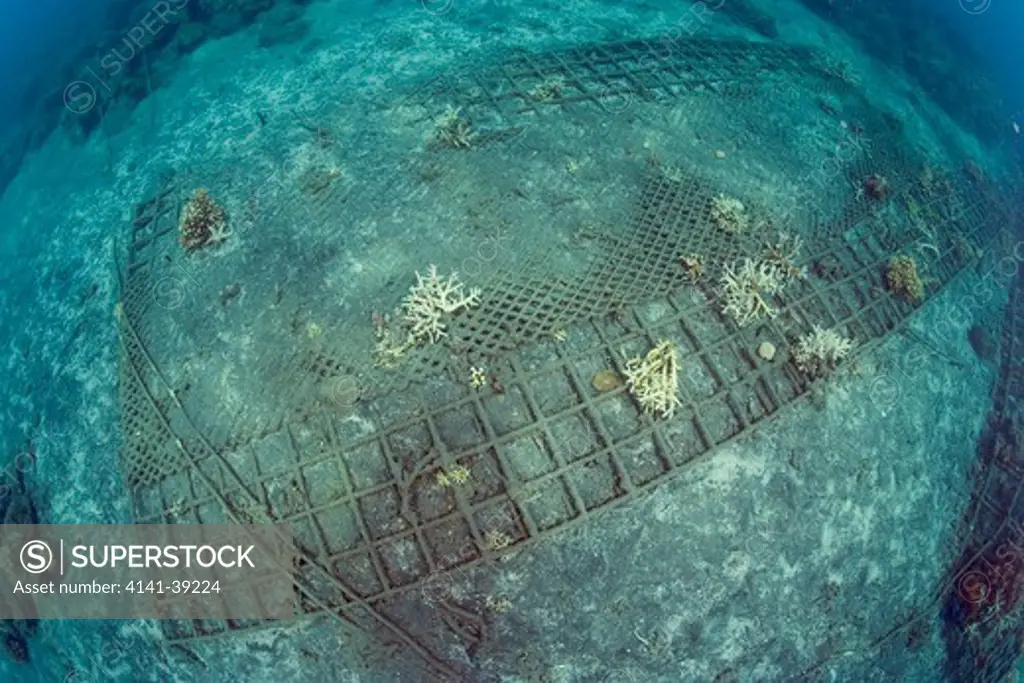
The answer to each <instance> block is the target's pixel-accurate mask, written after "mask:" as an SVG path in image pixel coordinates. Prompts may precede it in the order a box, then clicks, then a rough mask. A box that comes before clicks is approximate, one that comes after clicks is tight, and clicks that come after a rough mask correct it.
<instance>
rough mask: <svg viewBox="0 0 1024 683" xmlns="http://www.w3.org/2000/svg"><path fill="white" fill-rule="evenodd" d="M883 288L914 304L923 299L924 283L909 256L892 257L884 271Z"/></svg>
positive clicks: (915, 264)
mask: <svg viewBox="0 0 1024 683" xmlns="http://www.w3.org/2000/svg"><path fill="white" fill-rule="evenodd" d="M885 286H886V287H887V288H888V289H889V291H890V292H892V293H893V294H895V295H896V296H900V297H903V298H904V299H906V300H907V301H909V302H911V303H914V302H917V301H920V300H921V299H923V298H924V282H922V280H921V276H920V275H918V273H917V263H916V262H915V261H914V259H912V258H911V257H909V256H903V255H899V256H893V257H892V258H891V259H889V265H888V267H887V268H886V269H885Z"/></svg>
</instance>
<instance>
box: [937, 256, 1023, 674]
mask: <svg viewBox="0 0 1024 683" xmlns="http://www.w3.org/2000/svg"><path fill="white" fill-rule="evenodd" d="M1022 408H1024V279H1022V278H1020V277H1019V276H1017V277H1016V278H1015V282H1014V287H1013V289H1012V290H1011V295H1010V301H1009V303H1008V306H1007V310H1006V317H1005V321H1004V324H1003V334H1002V344H1001V363H1000V368H999V375H998V377H997V381H996V385H995V387H994V390H993V401H992V412H991V414H990V417H989V427H988V429H987V432H986V434H985V435H984V436H983V438H982V440H981V442H980V444H979V451H978V456H979V459H978V463H977V469H978V474H977V477H976V482H977V483H976V487H975V492H974V500H973V504H972V506H971V509H970V510H969V512H968V513H967V515H966V517H965V519H964V524H965V529H966V530H967V531H968V533H967V534H966V539H965V543H964V548H963V551H962V553H961V556H960V559H959V562H958V563H957V565H956V566H954V567H953V569H952V571H951V572H950V573H951V576H952V579H951V581H950V585H949V587H948V589H947V591H946V593H945V595H944V596H943V605H944V614H945V616H946V618H947V622H948V624H949V627H948V628H947V631H946V633H945V636H946V642H947V647H948V649H949V651H950V653H951V654H953V655H954V656H953V657H951V663H950V664H951V666H950V672H949V673H950V676H951V680H955V681H983V682H991V683H996V682H998V681H1004V680H1007V679H1006V676H1007V674H1008V673H1009V672H1010V670H1011V669H1012V667H1013V666H1014V665H1015V664H1016V662H1017V660H1018V658H1019V656H1020V652H1021V649H1022V648H1024V639H1022V637H1021V623H1024V450H1022V448H1021V445H1022V444H1021V436H1022V431H1021V424H1022V420H1024V415H1022V414H1021V409H1022Z"/></svg>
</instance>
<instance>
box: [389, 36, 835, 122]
mask: <svg viewBox="0 0 1024 683" xmlns="http://www.w3.org/2000/svg"><path fill="white" fill-rule="evenodd" d="M814 56H815V53H813V52H812V51H811V50H810V49H808V48H803V47H797V46H788V45H779V44H775V43H768V42H765V43H751V42H749V41H744V40H732V41H722V40H703V39H693V38H682V37H681V36H679V35H675V34H673V33H671V32H670V33H666V35H664V36H661V37H659V38H656V39H651V40H632V41H624V42H616V43H595V44H590V45H581V46H573V47H569V48H565V49H562V50H556V51H550V52H545V53H542V54H535V53H529V52H520V53H517V54H514V55H511V56H509V57H508V58H506V59H505V60H503V61H502V62H501V63H500V64H498V65H496V66H494V67H493V68H490V69H484V70H478V71H473V72H459V73H447V74H443V75H441V76H438V77H436V78H433V79H430V80H428V81H426V82H424V83H422V84H420V86H419V87H418V88H416V89H415V90H414V91H413V92H411V93H410V95H409V96H408V97H406V98H405V99H404V101H403V104H405V105H410V106H416V105H419V106H422V107H425V108H426V109H427V111H428V113H429V115H430V116H431V117H433V116H436V115H437V114H438V112H437V111H436V108H437V107H436V103H437V102H444V101H447V102H448V103H449V104H450V105H451V106H453V107H457V108H459V109H460V110H461V111H462V113H463V114H464V115H465V116H467V117H468V118H469V119H470V120H472V122H473V126H474V128H480V129H481V130H483V131H487V130H500V129H503V128H507V127H510V126H513V125H515V124H520V125H521V124H523V123H528V122H529V121H530V120H535V119H536V117H538V116H541V115H543V113H544V112H545V111H546V110H551V109H552V108H555V107H558V108H571V107H573V106H578V105H598V106H599V107H600V108H601V109H603V110H605V111H608V112H612V113H614V112H617V111H622V110H624V109H625V107H627V106H628V105H629V103H631V102H632V101H633V100H634V99H640V100H642V101H645V102H670V101H672V100H674V99H676V98H678V97H679V96H681V95H684V94H688V93H695V92H696V93H701V92H712V93H715V94H717V95H730V96H742V95H744V94H747V93H752V92H754V90H753V88H755V87H759V86H760V85H762V84H763V82H764V79H765V78H766V77H770V76H771V75H773V74H774V75H780V74H787V75H790V76H791V75H792V74H795V73H813V72H815V69H816V68H817V67H815V64H816V62H815V59H814ZM496 140H500V138H496Z"/></svg>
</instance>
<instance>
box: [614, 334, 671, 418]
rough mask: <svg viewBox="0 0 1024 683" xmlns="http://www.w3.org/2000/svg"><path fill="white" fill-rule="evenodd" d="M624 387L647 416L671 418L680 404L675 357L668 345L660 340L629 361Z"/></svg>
mask: <svg viewBox="0 0 1024 683" xmlns="http://www.w3.org/2000/svg"><path fill="white" fill-rule="evenodd" d="M624 373H625V375H626V386H627V387H629V390H630V392H632V394H633V395H634V396H635V397H636V400H637V401H639V402H640V405H641V406H642V407H643V409H644V411H645V412H647V413H658V414H660V415H661V416H662V417H671V416H672V414H673V413H674V412H675V409H676V408H677V407H678V406H680V405H682V403H681V402H680V401H679V397H678V396H677V395H676V394H677V393H678V391H679V355H678V353H677V351H676V347H675V346H673V344H672V342H670V341H667V340H662V341H660V342H658V345H657V346H656V347H654V348H653V349H651V350H650V351H648V352H647V355H646V356H644V357H643V358H631V359H629V360H627V361H626V367H625V369H624Z"/></svg>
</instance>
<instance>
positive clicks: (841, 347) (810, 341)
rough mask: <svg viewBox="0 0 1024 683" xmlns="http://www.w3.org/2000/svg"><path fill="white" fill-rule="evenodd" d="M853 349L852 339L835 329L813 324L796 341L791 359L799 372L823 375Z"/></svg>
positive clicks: (812, 375) (813, 375)
mask: <svg viewBox="0 0 1024 683" xmlns="http://www.w3.org/2000/svg"><path fill="white" fill-rule="evenodd" d="M851 349H853V341H852V340H850V339H847V338H846V337H844V336H842V335H840V334H839V333H838V332H836V331H835V330H830V329H824V328H821V327H818V326H817V325H814V326H813V328H812V329H811V331H810V332H809V333H807V334H805V335H804V336H803V337H801V338H800V339H799V341H797V343H796V347H795V348H794V349H793V359H794V360H795V361H796V366H797V368H799V369H800V372H803V373H804V374H806V375H808V376H810V377H824V376H825V375H827V374H828V373H829V372H831V371H832V370H834V369H835V367H836V365H837V364H838V363H839V361H840V360H842V359H843V358H845V357H846V355H847V354H849V353H850V351H851Z"/></svg>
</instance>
